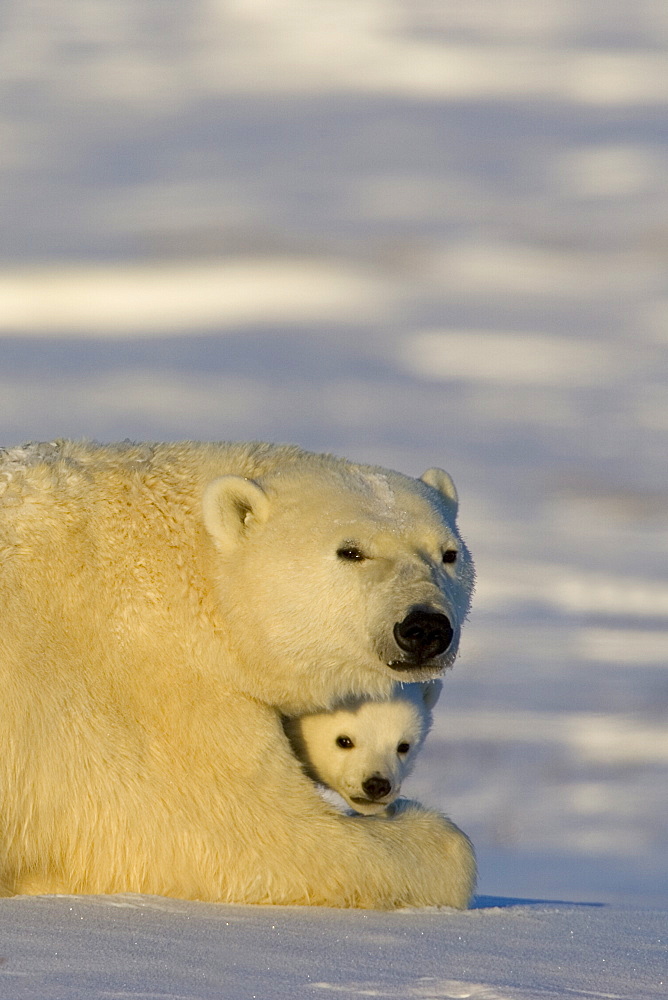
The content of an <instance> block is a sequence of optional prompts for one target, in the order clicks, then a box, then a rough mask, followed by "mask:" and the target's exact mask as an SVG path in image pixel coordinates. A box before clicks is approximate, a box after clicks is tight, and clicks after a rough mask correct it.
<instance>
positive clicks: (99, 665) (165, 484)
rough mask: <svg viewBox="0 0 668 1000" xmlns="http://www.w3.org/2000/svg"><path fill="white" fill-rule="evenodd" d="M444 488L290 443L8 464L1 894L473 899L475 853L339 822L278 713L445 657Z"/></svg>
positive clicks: (0, 644) (447, 503) (417, 818)
mask: <svg viewBox="0 0 668 1000" xmlns="http://www.w3.org/2000/svg"><path fill="white" fill-rule="evenodd" d="M455 513H456V493H455V490H454V487H453V485H452V482H451V480H450V478H449V477H448V476H447V474H446V473H443V472H441V471H440V470H430V471H429V472H427V473H425V475H424V476H423V477H422V480H414V479H410V478H408V477H406V476H403V475H400V474H399V473H395V472H390V471H388V470H385V469H381V468H375V467H370V466H363V465H353V464H351V463H348V462H346V461H344V460H342V459H338V458H334V457H332V456H326V455H314V454H310V453H308V452H304V451H301V450H300V449H298V448H295V447H292V446H276V445H267V444H258V443H255V444H244V445H234V444H205V443H202V444H194V443H184V444H183V443H182V444H157V445H153V444H151V445H134V444H131V443H124V444H121V445H115V446H102V445H97V444H92V443H82V442H67V441H56V442H53V443H50V444H30V445H26V446H24V447H22V448H15V449H11V450H7V451H4V452H2V453H0V608H1V614H2V622H3V626H2V632H1V633H0V636H1V638H0V677H1V682H2V692H3V697H2V720H1V724H0V817H1V819H0V865H1V867H0V881H1V884H2V890H3V891H4V892H5V893H6V894H11V893H42V892H72V893H113V892H140V893H155V894H162V895H168V896H180V897H186V898H193V899H202V900H220V901H227V902H252V903H278V904H319V905H325V906H359V907H368V908H391V907H397V906H404V905H413V906H422V905H434V904H441V905H449V906H456V907H463V906H466V904H467V902H468V900H469V897H470V895H471V892H472V890H473V885H474V878H475V863H474V858H473V853H472V848H471V845H470V843H469V841H468V839H467V838H466V837H465V836H464V834H462V833H461V831H459V830H458V829H457V828H456V827H455V826H454V825H453V824H451V823H450V822H449V821H448V820H447V819H444V818H443V817H441V816H439V815H437V814H436V813H433V812H430V811H428V810H426V809H424V808H422V807H421V806H419V805H418V804H411V805H409V806H408V807H406V808H405V809H404V811H403V812H401V813H399V814H398V815H395V816H393V817H391V818H385V817H372V818H361V817H350V816H342V815H341V814H340V813H338V812H337V811H336V810H335V809H333V808H332V807H330V806H328V805H327V803H325V802H323V800H322V798H321V797H320V796H319V795H318V793H317V790H316V789H315V788H314V786H313V784H312V782H311V781H310V779H309V778H308V777H307V776H306V775H305V774H304V773H303V771H302V768H301V766H300V764H299V763H298V761H297V760H296V758H295V757H294V755H293V754H292V752H291V750H290V747H289V744H288V742H287V740H286V738H285V735H284V733H283V730H282V726H281V718H280V716H281V713H283V714H285V715H295V714H299V713H302V712H312V711H314V710H316V709H319V708H326V707H328V706H329V705H331V704H332V703H334V702H337V701H341V700H342V699H344V698H346V697H349V696H351V695H372V696H377V697H384V696H387V695H389V693H390V691H391V689H392V686H393V684H394V683H395V682H396V681H397V679H402V680H406V681H409V680H425V679H428V678H430V677H434V676H435V675H436V674H438V673H439V672H440V671H441V670H442V669H443V668H444V667H445V666H448V665H450V664H451V663H452V662H453V660H454V658H455V655H456V651H457V644H458V640H459V630H460V627H461V624H462V621H463V619H464V618H465V616H466V613H467V610H468V606H469V599H470V594H471V590H472V586H473V570H472V564H471V561H470V558H469V555H468V553H467V550H466V548H465V546H464V544H463V542H462V541H461V538H460V537H459V535H458V533H457V530H456V527H455Z"/></svg>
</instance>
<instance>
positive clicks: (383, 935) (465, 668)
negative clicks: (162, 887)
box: [0, 0, 668, 1000]
mask: <svg viewBox="0 0 668 1000" xmlns="http://www.w3.org/2000/svg"><path fill="white" fill-rule="evenodd" d="M667 42H668V8H666V7H665V6H664V5H663V4H661V3H657V2H656V0H581V2H579V3H577V2H574V0H470V2H468V3H461V2H459V0H439V2H437V3H434V2H432V0H412V2H411V3H405V2H402V0H301V2H299V0H235V2H229V0H227V2H224V0H190V2H189V3H187V4H183V3H181V2H179V0H70V2H69V3H67V4H65V3H58V2H53V3H51V4H43V3H41V2H38V0H5V2H4V3H3V5H2V10H1V11H0V85H1V86H2V91H3V100H2V101H1V102H0V190H1V191H2V195H3V197H2V199H0V428H1V439H0V443H2V444H8V443H19V442H21V441H24V440H28V439H35V438H37V439H50V438H53V437H54V436H82V435H86V436H91V437H98V438H101V439H106V440H110V439H117V438H123V437H131V438H145V437H146V438H168V439H176V438H187V437H193V438H225V439H247V438H263V439H269V440H283V441H295V442H298V443H300V444H302V445H304V446H305V447H309V448H313V449H317V450H331V451H335V452H337V453H339V454H343V455H346V456H348V457H351V458H359V459H363V460H366V461H372V462H379V463H382V464H384V465H388V466H391V467H394V468H398V469H401V470H402V471H405V472H408V473H413V474H419V473H420V472H422V471H423V470H424V469H425V468H427V467H428V466H430V465H435V464H439V465H442V466H444V467H446V468H447V469H448V470H449V471H451V472H452V474H453V475H454V477H455V480H456V482H457V485H458V487H459V490H460V493H461V497H462V515H461V522H462V528H463V531H464V533H465V535H466V537H467V540H468V541H469V543H470V545H471V548H472V549H473V552H474V554H475V556H476V560H477V565H478V575H479V585H478V591H477V596H476V603H475V610H474V613H473V615H472V617H471V621H470V624H469V627H468V632H467V634H466V637H465V642H464V647H463V651H462V655H461V658H460V660H459V662H458V664H457V666H456V668H455V670H454V671H453V672H452V673H451V674H450V675H449V676H448V677H447V678H446V683H445V687H444V692H443V695H442V698H441V702H440V704H439V706H438V709H437V715H436V722H435V726H434V730H433V733H432V734H431V736H430V739H429V743H428V745H427V747H426V748H425V750H424V753H423V757H422V759H421V761H420V762H419V764H418V767H417V770H416V773H415V776H414V778H413V779H412V780H411V782H410V783H409V784H408V786H407V791H408V792H409V793H412V794H414V795H416V796H417V797H419V798H422V799H423V800H425V801H428V802H430V803H432V804H434V805H436V806H438V807H440V808H442V809H443V810H445V811H447V812H448V813H449V814H450V815H452V817H453V818H454V819H455V820H456V821H457V822H458V823H459V824H460V825H461V826H462V827H463V828H464V829H465V830H467V832H469V833H470V835H471V836H472V838H473V840H474V842H475V844H476V847H477V850H478V854H479V859H480V869H481V881H480V892H481V893H482V894H484V895H483V897H482V900H481V901H482V902H483V903H484V904H485V905H484V906H483V907H482V908H481V909H478V910H474V911H472V912H471V913H468V914H462V915H454V914H451V913H421V914H405V913H401V914H394V915H378V914H349V913H343V914H336V913H331V912H325V911H317V912H316V911H305V912H299V911H298V912H294V911H285V910H281V911H277V912H273V911H265V910H246V909H243V908H231V909H230V908H216V907H207V906H199V905H196V904H181V903H178V902H167V903H165V902H162V901H156V900H144V901H142V900H137V899H128V900H116V901H114V900H67V899H52V900H6V901H2V902H1V903H0V928H1V935H0V936H1V939H2V941H3V944H2V947H1V948H0V958H4V960H5V961H4V964H1V965H0V996H1V997H7V998H13V997H17V998H18V997H40V998H41V997H50V998H56V997H75V996H76V997H78V996H81V997H98V996H99V997H103V996H114V997H120V996H127V995H133V996H142V995H143V996H151V997H193V998H198V997H218V996H224V997H230V998H235V1000H236V998H240V1000H241V998H245V997H252V996H257V997H263V998H267V1000H273V998H274V997H283V996H285V997H287V996H290V997H293V996H295V995H296V996H299V995H303V996H314V997H316V996H322V995H327V993H328V992H329V993H337V994H339V995H343V996H346V995H348V996H358V995H374V996H389V997H402V996H403V997H409V996H416V997H466V996H470V997H480V998H486V1000H497V998H498V1000H502V998H509V1000H515V998H517V1000H524V998H529V997H531V998H533V997H536V998H537V997H548V998H549V997H552V996H564V995H569V996H570V995H575V996H601V995H607V996H616V997H624V998H628V1000H642V998H645V997H653V996H662V995H665V993H666V986H665V982H666V977H665V970H666V967H667V966H668V957H667V952H666V929H667V924H668V916H667V915H668V866H667V865H666V852H667V849H668V795H667V793H666V790H667V788H668V570H667V565H668V530H667V529H668V514H667V511H668V473H667V471H666V470H667V466H666V455H667V453H668V249H667V248H668V244H667V242H666V232H667V225H668V185H667V183H666V177H668V130H667V129H666V121H667V120H668V119H667V117H666V115H667V112H668V61H667V60H666V48H667V44H666V43H667ZM509 899H524V900H527V899H528V900H547V901H550V900H552V901H559V903H558V905H557V904H556V903H554V904H553V903H538V902H534V903H527V902H524V903H520V904H518V905H516V906H513V907H507V906H505V905H504V906H497V905H495V904H500V903H504V902H507V901H508V900H509ZM121 904H122V905H121ZM575 904H592V905H577V906H576V905H575ZM593 904H605V905H603V906H599V905H593ZM661 980H663V986H661V985H660V982H661Z"/></svg>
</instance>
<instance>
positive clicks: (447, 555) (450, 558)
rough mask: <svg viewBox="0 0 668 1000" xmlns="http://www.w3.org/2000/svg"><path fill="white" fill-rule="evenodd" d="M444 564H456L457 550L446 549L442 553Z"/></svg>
mask: <svg viewBox="0 0 668 1000" xmlns="http://www.w3.org/2000/svg"><path fill="white" fill-rule="evenodd" d="M443 562H444V563H453V562H457V549H446V550H445V552H444V553H443Z"/></svg>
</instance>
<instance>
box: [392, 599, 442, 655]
mask: <svg viewBox="0 0 668 1000" xmlns="http://www.w3.org/2000/svg"><path fill="white" fill-rule="evenodd" d="M453 635H454V633H453V631H452V625H451V624H450V619H449V618H447V617H446V615H442V614H440V613H439V612H436V611H411V612H410V614H407V615H406V617H405V618H404V620H403V621H402V622H397V623H396V625H395V626H394V638H395V639H396V641H397V646H399V648H400V649H403V650H404V652H406V653H410V655H411V656H412V657H413V659H414V660H416V661H418V662H420V661H424V660H431V659H433V657H435V656H440V654H441V653H444V652H445V651H446V649H447V648H448V646H449V645H450V643H451V642H452V637H453Z"/></svg>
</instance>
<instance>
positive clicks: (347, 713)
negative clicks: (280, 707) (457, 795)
mask: <svg viewBox="0 0 668 1000" xmlns="http://www.w3.org/2000/svg"><path fill="white" fill-rule="evenodd" d="M440 689H441V682H440V681H431V682H430V683H426V684H407V685H402V686H398V688H397V692H396V695H395V697H393V698H390V699H386V700H382V701H376V700H359V701H349V702H346V703H345V704H344V705H341V706H340V707H339V708H336V709H333V710H332V711H331V712H317V713H314V714H311V715H303V716H301V717H298V718H289V719H284V720H283V726H284V729H285V732H286V734H287V736H288V739H289V740H290V743H291V744H292V748H293V750H294V752H295V754H296V755H297V757H298V758H299V760H301V762H302V763H303V765H304V768H305V770H306V773H307V774H308V775H309V777H310V778H312V779H313V781H317V782H319V783H320V784H323V785H326V786H327V787H328V788H331V789H333V791H335V792H338V794H339V795H340V796H341V797H342V798H343V799H345V801H346V802H347V803H348V805H349V806H350V807H351V808H352V809H354V810H355V811H356V812H359V813H363V814H365V815H373V814H374V813H380V812H383V811H384V810H385V809H386V808H387V806H388V805H390V804H391V803H392V802H394V800H395V799H396V798H397V796H398V795H399V792H400V790H401V783H402V781H403V780H404V778H405V777H406V775H407V774H408V773H409V772H410V771H411V770H412V769H413V765H414V763H415V758H416V756H417V753H418V751H419V750H420V747H421V746H422V744H423V742H424V739H425V737H426V735H427V732H428V730H429V727H430V725H431V708H432V706H433V705H434V704H435V703H436V700H437V698H438V695H439V693H440Z"/></svg>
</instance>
